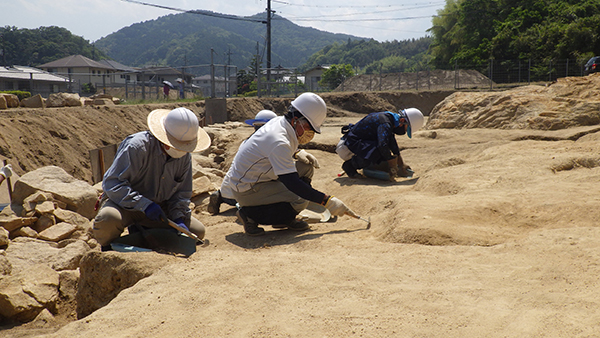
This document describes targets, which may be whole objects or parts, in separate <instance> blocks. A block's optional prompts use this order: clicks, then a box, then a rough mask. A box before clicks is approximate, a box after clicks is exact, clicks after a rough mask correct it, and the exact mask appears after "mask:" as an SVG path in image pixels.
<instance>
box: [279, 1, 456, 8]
mask: <svg viewBox="0 0 600 338" xmlns="http://www.w3.org/2000/svg"><path fill="white" fill-rule="evenodd" d="M271 1H272V2H275V3H278V4H282V5H288V6H298V7H313V8H389V7H403V6H413V5H409V4H404V5H357V6H352V5H350V6H329V5H305V4H301V5H300V4H293V3H290V2H286V1H279V0H271ZM445 3H446V2H445V1H438V2H428V3H427V4H423V3H416V4H414V6H421V5H422V6H425V7H434V6H439V5H442V4H445Z"/></svg>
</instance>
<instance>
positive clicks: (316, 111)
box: [292, 93, 327, 134]
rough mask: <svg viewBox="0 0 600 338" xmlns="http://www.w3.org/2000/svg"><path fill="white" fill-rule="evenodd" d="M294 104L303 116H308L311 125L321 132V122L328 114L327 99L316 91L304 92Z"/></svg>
mask: <svg viewBox="0 0 600 338" xmlns="http://www.w3.org/2000/svg"><path fill="white" fill-rule="evenodd" d="M292 106H293V107H294V108H296V109H297V110H298V111H299V112H300V113H301V114H302V116H304V117H306V119H307V120H308V122H310V125H311V126H312V127H313V129H314V130H315V131H316V132H317V133H319V134H320V133H321V124H323V121H325V117H326V116H327V106H326V105H325V101H323V99H322V98H321V97H320V96H319V95H317V94H315V93H302V94H300V96H298V97H297V98H296V99H295V100H294V101H292Z"/></svg>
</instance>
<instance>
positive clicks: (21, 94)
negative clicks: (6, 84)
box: [0, 90, 31, 101]
mask: <svg viewBox="0 0 600 338" xmlns="http://www.w3.org/2000/svg"><path fill="white" fill-rule="evenodd" d="M0 93H6V94H14V95H17V97H18V98H19V101H21V100H23V99H26V98H28V97H31V93H30V92H26V91H22V90H3V91H0Z"/></svg>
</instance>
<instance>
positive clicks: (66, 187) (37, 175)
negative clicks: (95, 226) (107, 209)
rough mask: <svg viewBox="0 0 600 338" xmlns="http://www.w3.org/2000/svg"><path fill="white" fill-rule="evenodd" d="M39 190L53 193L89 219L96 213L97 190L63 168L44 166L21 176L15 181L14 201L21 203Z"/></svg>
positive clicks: (57, 198) (69, 208) (70, 207)
mask: <svg viewBox="0 0 600 338" xmlns="http://www.w3.org/2000/svg"><path fill="white" fill-rule="evenodd" d="M38 191H44V192H49V193H51V194H52V196H53V197H54V199H56V200H58V201H61V202H64V203H65V204H66V208H67V209H68V210H71V211H74V212H76V213H78V214H80V215H82V216H85V217H87V218H88V219H91V218H93V217H94V216H95V214H96V211H94V205H95V203H96V199H97V198H98V194H97V193H96V190H95V189H94V188H93V187H92V186H91V185H90V184H89V183H87V182H85V181H81V180H78V179H75V178H74V177H72V176H71V175H69V174H67V172H66V171H64V170H63V169H62V168H59V167H56V166H48V167H42V168H40V169H37V170H34V171H31V172H28V173H27V174H25V175H23V176H21V178H20V179H19V180H18V181H17V182H16V183H15V187H14V191H13V199H12V203H13V204H18V205H21V204H23V201H24V200H25V199H26V198H27V197H28V196H29V195H32V194H34V193H36V192H38Z"/></svg>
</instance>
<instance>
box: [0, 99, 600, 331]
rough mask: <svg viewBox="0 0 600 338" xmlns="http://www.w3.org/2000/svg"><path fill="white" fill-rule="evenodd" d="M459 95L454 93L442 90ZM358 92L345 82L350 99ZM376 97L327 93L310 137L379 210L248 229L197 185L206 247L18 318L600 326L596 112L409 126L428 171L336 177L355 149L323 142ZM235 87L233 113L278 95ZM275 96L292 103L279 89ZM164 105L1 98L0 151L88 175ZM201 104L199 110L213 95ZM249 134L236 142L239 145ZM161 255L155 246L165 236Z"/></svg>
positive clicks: (327, 176) (153, 324)
mask: <svg viewBox="0 0 600 338" xmlns="http://www.w3.org/2000/svg"><path fill="white" fill-rule="evenodd" d="M328 95H332V96H333V95H334V94H328ZM328 95H323V96H324V97H325V98H326V101H328V104H330V103H331V102H333V100H335V99H336V98H334V97H328ZM340 95H342V94H340ZM343 95H354V94H348V93H344V94H343ZM355 95H367V94H358V93H357V94H355ZM370 95H376V94H370ZM446 95H447V93H446V94H440V98H439V100H440V101H441V99H443V97H445V96H446ZM350 98H351V97H350ZM350 98H349V96H346V97H344V98H338V100H339V101H340V102H346V103H347V104H349V103H348V102H349V101H351V100H350ZM380 99H381V96H378V97H377V98H372V100H369V101H368V102H366V105H368V109H366V108H361V109H354V110H352V109H347V108H346V109H344V108H342V107H340V105H333V103H331V107H330V108H333V109H330V112H329V113H330V114H329V116H328V118H327V120H326V122H325V126H324V127H323V128H322V129H323V133H322V134H320V135H317V136H316V137H315V139H314V140H313V141H314V143H313V145H312V146H311V147H312V148H313V149H309V150H308V151H309V152H311V153H312V154H314V155H315V156H316V157H317V158H318V159H319V163H320V164H321V168H320V169H317V170H316V171H315V176H314V179H313V186H314V187H315V188H316V189H318V190H321V191H323V192H326V193H328V194H333V195H335V196H336V197H338V198H340V199H341V200H342V201H344V202H345V203H346V204H347V205H348V206H349V207H351V208H352V209H353V210H354V211H355V212H356V213H358V214H359V215H361V216H363V217H365V218H369V217H370V219H371V222H372V226H371V228H370V229H368V230H367V229H366V224H365V223H364V222H362V221H360V220H357V219H352V218H349V217H347V216H344V217H340V218H338V219H337V220H335V221H334V222H327V223H316V224H312V226H311V229H310V230H309V231H306V232H292V231H289V230H277V229H273V228H271V227H265V229H266V230H267V234H266V235H265V236H262V237H248V236H246V235H244V233H243V229H242V227H241V226H240V225H239V224H238V223H237V222H236V216H235V209H234V208H232V207H229V206H226V205H223V206H222V207H221V214H220V215H217V216H211V215H209V214H208V213H206V212H205V211H203V210H205V204H202V203H198V205H199V206H198V208H197V209H196V217H198V219H200V220H201V221H202V222H203V223H204V224H205V225H206V226H207V235H206V238H207V239H208V241H209V245H207V246H205V247H199V248H198V252H196V253H195V254H193V255H192V256H191V257H190V258H188V259H183V258H182V259H180V260H179V261H178V262H177V263H175V264H171V265H168V266H165V267H164V268H163V269H162V270H161V271H159V272H157V273H155V274H154V275H152V276H150V277H148V278H145V279H143V280H141V281H139V282H138V283H137V284H135V285H134V286H133V287H131V288H129V289H127V290H124V291H122V292H121V294H119V296H117V297H116V298H115V299H114V300H113V301H112V302H111V303H110V304H108V305H107V306H105V307H104V308H101V309H100V310H97V311H96V312H94V313H92V314H91V315H89V316H87V317H85V318H83V319H81V320H78V321H74V322H71V323H69V324H68V325H66V326H63V327H60V328H59V326H53V327H41V328H36V327H28V326H27V325H24V326H22V327H17V328H14V329H12V330H8V331H6V333H7V334H8V336H10V337H29V336H41V335H43V334H45V335H47V336H49V337H201V336H206V337H225V336H232V337H443V338H449V337H593V336H596V335H597V334H598V332H600V298H598V294H599V293H600V281H599V280H598V275H599V274H600V228H599V227H598V220H599V219H600V208H598V203H599V202H600V197H598V193H597V192H598V191H599V190H600V168H598V165H599V163H600V155H599V154H600V146H599V142H598V141H599V140H600V134H598V133H596V130H597V126H587V127H585V126H582V127H573V128H568V129H562V130H556V131H542V130H527V129H502V130H500V129H435V130H422V131H419V132H417V133H415V135H414V136H413V138H412V139H408V138H407V137H405V136H403V137H398V138H397V139H398V143H399V145H400V147H401V148H402V149H403V151H402V157H403V158H404V160H405V162H406V163H407V164H409V165H410V166H411V167H412V168H413V169H414V171H415V173H416V175H415V177H414V178H412V179H405V180H402V181H399V182H387V181H380V180H374V179H350V178H348V177H346V176H342V177H338V175H337V174H338V173H340V172H341V164H342V160H341V159H340V158H339V157H338V156H337V155H336V154H335V153H331V152H329V151H327V150H328V149H331V147H332V146H333V145H335V144H336V143H337V141H338V140H339V137H340V126H342V125H344V124H346V123H350V122H356V121H358V120H359V119H360V118H361V117H362V114H361V110H362V111H364V113H367V112H371V111H375V110H379V109H375V108H380V107H379V106H378V105H381V106H385V105H386V104H387V105H388V106H391V104H390V103H385V102H388V101H385V102H383V101H382V103H378V102H380ZM413 99H414V98H410V100H413ZM282 100H284V99H282ZM363 100H364V99H363ZM407 101H408V99H407ZM265 102H266V101H265ZM438 102H439V101H438ZM230 104H233V103H228V106H229V105H230ZM235 104H236V105H237V104H239V105H240V106H245V107H251V110H248V111H246V110H240V111H235V112H233V113H232V114H233V115H232V116H234V117H235V119H236V120H243V119H244V118H251V117H252V116H253V114H254V113H255V112H256V111H258V110H259V109H256V108H260V109H262V107H264V106H266V105H267V104H263V103H261V102H260V101H258V102H257V101H256V100H254V101H247V102H244V101H238V102H237V103H235ZM268 104H271V105H273V106H274V107H278V108H279V107H285V104H282V103H280V102H270V103H268ZM259 106H260V107H259ZM154 108H155V106H144V105H141V106H136V107H121V106H115V107H110V108H105V107H101V108H90V107H86V108H79V109H75V108H64V109H63V108H59V109H45V110H39V111H20V110H9V111H6V112H1V113H0V115H2V117H3V118H2V119H1V120H0V135H1V136H2V137H1V139H0V155H3V156H4V157H8V158H9V162H12V161H14V162H13V163H15V164H17V171H18V173H19V174H22V173H24V172H26V171H29V170H32V169H35V168H37V167H39V166H43V165H50V164H53V165H59V166H61V167H63V168H64V169H65V170H67V171H69V172H70V173H72V174H73V175H75V176H77V177H78V178H83V179H85V178H86V177H88V176H89V164H88V163H89V161H88V160H87V151H89V150H90V149H93V148H97V147H100V146H102V145H105V144H111V143H115V142H118V141H120V140H121V139H122V138H123V137H124V136H126V135H128V134H130V133H132V132H136V131H139V130H143V129H145V117H146V115H147V113H148V112H149V111H150V110H151V109H154ZM190 108H191V109H192V110H194V111H196V112H199V111H201V110H202V109H203V103H193V104H190ZM397 108H401V107H397ZM244 109H246V108H244ZM385 109H390V108H385ZM276 111H277V112H278V113H282V112H283V111H282V109H277V110H276ZM37 121H41V122H43V126H38V122H37ZM248 131H249V128H237V129H232V131H231V133H233V134H235V135H240V136H239V137H238V138H236V139H239V140H241V139H242V138H243V137H245V136H247V135H248ZM241 135H243V136H241ZM237 144H239V142H231V147H234V146H237ZM309 148H310V147H309ZM234 149H236V148H234ZM233 152H234V151H231V153H233ZM0 188H1V189H3V190H4V189H5V187H4V185H3V186H2V187H0ZM206 202H207V201H206V200H205V201H204V203H206ZM202 208H204V209H202ZM133 254H135V253H133ZM133 254H132V255H133ZM136 255H147V254H146V253H137V254H136ZM148 255H149V256H148V257H149V259H150V257H152V256H151V255H152V254H148ZM57 330H58V331H57ZM55 331H56V332H55ZM3 336H5V335H4V334H3Z"/></svg>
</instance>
